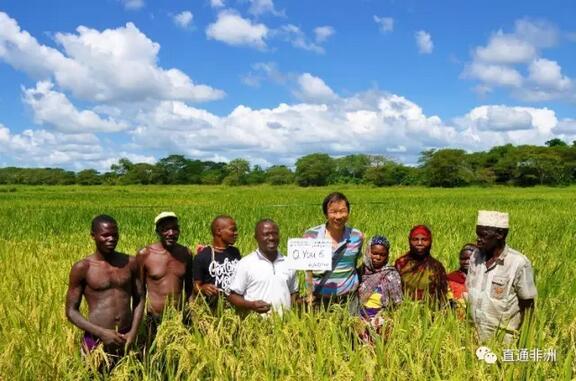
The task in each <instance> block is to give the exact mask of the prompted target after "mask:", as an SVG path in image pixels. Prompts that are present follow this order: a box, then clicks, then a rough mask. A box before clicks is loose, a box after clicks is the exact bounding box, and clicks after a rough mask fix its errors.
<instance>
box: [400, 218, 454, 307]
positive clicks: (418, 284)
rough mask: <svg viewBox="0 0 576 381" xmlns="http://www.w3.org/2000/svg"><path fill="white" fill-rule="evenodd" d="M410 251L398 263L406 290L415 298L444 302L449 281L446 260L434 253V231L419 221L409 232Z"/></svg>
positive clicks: (435, 302)
mask: <svg viewBox="0 0 576 381" xmlns="http://www.w3.org/2000/svg"><path fill="white" fill-rule="evenodd" d="M408 242H409V244H410V251H409V252H408V253H407V254H405V255H403V256H402V257H400V258H398V259H397V260H396V263H395V264H394V266H395V267H396V270H398V272H399V273H400V277H401V278H402V287H403V290H404V294H405V295H407V296H409V297H410V298H412V299H413V300H428V301H429V302H430V303H431V304H432V305H436V306H438V305H440V306H443V305H444V304H445V303H446V301H447V293H448V282H447V279H446V270H445V269H444V266H443V265H442V263H440V262H439V261H438V260H437V259H435V258H433V257H432V255H431V254H430V250H431V249H432V232H431V231H430V229H429V228H428V227H427V226H425V225H417V226H414V227H413V228H412V230H410V234H409V236H408Z"/></svg>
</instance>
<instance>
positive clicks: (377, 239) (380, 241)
mask: <svg viewBox="0 0 576 381" xmlns="http://www.w3.org/2000/svg"><path fill="white" fill-rule="evenodd" d="M375 245H382V246H384V247H385V248H386V249H387V250H390V241H388V238H386V237H385V236H383V235H375V236H374V237H372V239H371V240H370V243H369V244H368V246H367V247H366V253H365V254H364V265H365V266H366V268H368V269H369V270H370V271H374V266H372V256H371V253H372V246H375ZM386 265H387V263H385V264H384V266H386Z"/></svg>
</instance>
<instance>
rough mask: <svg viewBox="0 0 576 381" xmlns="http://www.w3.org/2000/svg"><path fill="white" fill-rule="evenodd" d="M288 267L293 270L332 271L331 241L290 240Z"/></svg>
mask: <svg viewBox="0 0 576 381" xmlns="http://www.w3.org/2000/svg"><path fill="white" fill-rule="evenodd" d="M288 267H290V268H291V269H293V270H311V271H330V270H332V243H331V242H330V240H329V239H310V238H290V239H289V240H288Z"/></svg>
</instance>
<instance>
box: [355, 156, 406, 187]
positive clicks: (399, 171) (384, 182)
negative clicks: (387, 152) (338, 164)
mask: <svg viewBox="0 0 576 381" xmlns="http://www.w3.org/2000/svg"><path fill="white" fill-rule="evenodd" d="M410 174H411V169H410V168H409V167H406V166H404V165H402V164H398V163H395V162H393V161H391V160H388V161H386V162H384V163H383V164H381V165H378V166H374V167H370V168H368V169H367V170H366V172H365V174H364V180H365V181H366V182H368V183H371V184H374V185H376V186H379V187H381V186H390V185H402V184H406V182H407V179H408V177H409V175H410Z"/></svg>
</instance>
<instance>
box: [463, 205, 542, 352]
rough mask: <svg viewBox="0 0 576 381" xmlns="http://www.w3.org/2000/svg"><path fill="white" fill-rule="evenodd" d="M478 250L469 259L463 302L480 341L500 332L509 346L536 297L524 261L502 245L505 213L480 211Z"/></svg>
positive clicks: (531, 277)
mask: <svg viewBox="0 0 576 381" xmlns="http://www.w3.org/2000/svg"><path fill="white" fill-rule="evenodd" d="M476 235H477V247H478V249H479V250H478V251H477V252H476V253H474V255H473V256H472V257H471V259H470V269H469V270H468V276H467V278H466V288H467V289H468V295H467V300H468V303H469V306H470V312H471V314H472V320H473V321H474V324H475V325H476V330H477V331H478V336H479V339H480V342H485V341H487V340H489V339H490V338H492V337H493V336H494V335H496V334H499V331H500V332H502V333H503V340H504V342H505V343H511V342H512V341H513V340H514V339H515V337H516V335H517V333H518V329H519V328H520V326H521V325H522V322H523V321H524V318H525V317H526V316H527V314H529V313H530V312H531V310H532V309H533V307H534V298H535V297H536V295H537V292H536V286H535V284H534V274H533V272H532V265H531V264H530V261H529V260H528V258H526V257H525V256H524V255H522V254H521V253H519V252H518V251H516V250H514V249H512V248H510V247H508V246H507V245H506V237H507V235H508V213H501V212H495V211H485V210H481V211H479V212H478V222H477V225H476Z"/></svg>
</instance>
